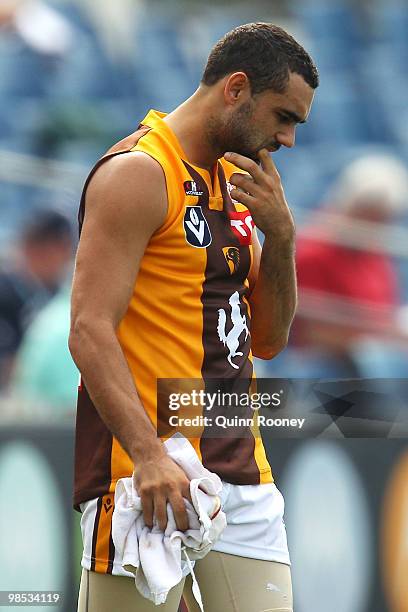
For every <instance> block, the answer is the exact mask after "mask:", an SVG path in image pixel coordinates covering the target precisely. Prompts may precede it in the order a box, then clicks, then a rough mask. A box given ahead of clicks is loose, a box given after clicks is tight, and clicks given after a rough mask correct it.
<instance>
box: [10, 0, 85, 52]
mask: <svg viewBox="0 0 408 612" xmlns="http://www.w3.org/2000/svg"><path fill="white" fill-rule="evenodd" d="M0 26H6V27H7V28H8V29H9V30H10V31H13V32H14V33H15V34H17V36H18V37H19V38H20V40H21V41H22V42H24V43H25V45H26V46H27V47H29V48H30V49H32V50H33V51H35V52H36V53H40V54H44V55H55V56H62V55H64V54H65V53H66V52H67V51H68V50H69V47H70V46H71V43H72V34H73V32H72V28H71V26H70V24H69V22H68V21H67V20H66V19H65V18H64V17H63V16H62V15H60V14H59V13H58V12H57V11H55V10H54V9H52V8H51V7H49V6H47V4H45V3H44V2H42V1H41V0H2V2H1V4H0Z"/></svg>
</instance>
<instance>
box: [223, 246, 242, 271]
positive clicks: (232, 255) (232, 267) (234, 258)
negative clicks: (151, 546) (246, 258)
mask: <svg viewBox="0 0 408 612" xmlns="http://www.w3.org/2000/svg"><path fill="white" fill-rule="evenodd" d="M222 252H223V253H224V257H225V261H226V262H227V265H228V268H229V271H230V274H234V273H235V272H236V271H237V270H238V268H239V249H238V247H233V246H232V247H224V248H223V249H222Z"/></svg>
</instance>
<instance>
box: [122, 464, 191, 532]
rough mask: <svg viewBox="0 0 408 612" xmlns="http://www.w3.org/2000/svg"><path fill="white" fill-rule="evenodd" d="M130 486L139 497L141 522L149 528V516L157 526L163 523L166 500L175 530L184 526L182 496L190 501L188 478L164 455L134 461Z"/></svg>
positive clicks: (164, 527) (186, 522)
mask: <svg viewBox="0 0 408 612" xmlns="http://www.w3.org/2000/svg"><path fill="white" fill-rule="evenodd" d="M133 478H134V485H135V488H136V490H137V492H138V494H139V496H140V499H141V502H142V508H143V517H144V522H145V524H146V525H147V526H148V527H150V528H152V527H153V517H155V518H156V520H157V523H158V525H159V528H160V529H161V530H162V531H164V530H165V529H166V526H167V502H169V503H170V505H171V507H172V509H173V513H174V518H175V521H176V525H177V529H179V530H180V531H186V530H187V529H188V517H187V511H186V507H185V504H184V499H183V498H187V499H189V500H190V501H191V496H190V481H189V480H188V478H187V476H186V475H185V473H184V472H183V470H182V469H181V468H180V467H179V466H178V465H177V464H176V463H175V462H174V461H173V459H171V458H170V457H169V456H168V455H163V456H161V457H160V458H159V459H150V460H146V461H143V460H142V461H140V460H139V461H138V462H137V465H136V466H135V471H134V475H133Z"/></svg>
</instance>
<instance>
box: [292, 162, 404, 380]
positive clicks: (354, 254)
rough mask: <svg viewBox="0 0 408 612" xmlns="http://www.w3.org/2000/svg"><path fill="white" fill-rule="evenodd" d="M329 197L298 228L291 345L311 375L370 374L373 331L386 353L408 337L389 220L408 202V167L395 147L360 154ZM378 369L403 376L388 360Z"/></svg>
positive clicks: (382, 374) (398, 216) (384, 373)
mask: <svg viewBox="0 0 408 612" xmlns="http://www.w3.org/2000/svg"><path fill="white" fill-rule="evenodd" d="M327 200H328V204H326V205H324V206H323V208H322V209H321V210H319V211H318V212H317V213H315V214H314V215H313V216H312V219H311V221H310V222H309V223H308V224H307V226H306V227H303V228H300V230H299V238H298V242H297V255H296V261H297V273H298V285H299V315H298V318H297V321H296V324H295V326H294V328H293V331H292V346H295V347H297V348H298V349H299V351H301V352H300V356H302V355H303V358H304V357H305V353H307V359H304V362H305V363H307V366H306V368H303V371H304V372H305V374H306V375H309V376H312V377H341V378H343V377H344V378H358V377H364V376H365V375H366V372H365V371H364V364H365V361H366V360H365V357H364V346H366V347H367V353H368V354H367V360H368V359H371V355H370V352H371V351H372V350H373V343H372V340H373V338H377V339H378V340H377V346H378V348H379V349H380V347H381V345H382V346H383V350H384V352H385V354H387V355H388V354H389V353H390V352H392V351H399V346H397V345H396V344H395V343H396V342H397V341H398V340H400V344H402V343H404V342H405V344H407V339H408V337H407V335H406V334H405V333H404V332H403V331H402V329H401V327H400V325H399V323H398V316H399V315H398V313H399V310H400V307H401V299H402V298H401V287H400V281H399V278H398V270H397V268H396V264H395V261H394V260H393V259H392V257H391V255H390V253H389V250H387V248H386V247H387V246H388V245H387V233H386V231H387V225H388V224H390V223H398V222H400V220H401V218H402V216H403V214H404V213H406V212H407V210H408V172H407V169H406V167H405V165H404V164H403V163H402V162H401V161H400V160H398V159H397V158H395V157H391V156H390V155H378V154H377V155H367V156H365V157H361V158H358V159H356V160H354V161H353V162H351V163H350V164H349V165H347V166H346V168H345V169H344V170H343V172H342V173H341V174H340V176H339V178H338V179H337V180H336V182H335V184H334V186H333V188H332V189H331V191H330V193H329V195H328V198H327ZM368 340H370V343H369V344H365V343H366V342H367V341H368ZM407 348H408V345H407ZM404 358H405V360H406V359H407V358H408V352H405V354H404ZM385 361H386V359H385V358H384V362H385ZM383 365H385V364H383ZM404 367H405V363H404ZM372 374H374V372H372ZM375 374H376V375H378V376H379V377H386V376H387V375H388V376H390V375H391V376H392V375H393V374H394V376H395V377H398V375H401V376H402V374H401V373H400V372H397V371H395V372H392V368H390V367H389V365H388V366H387V367H384V368H383V369H382V371H381V370H380V368H379V371H378V372H375Z"/></svg>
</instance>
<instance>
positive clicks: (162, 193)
mask: <svg viewBox="0 0 408 612" xmlns="http://www.w3.org/2000/svg"><path fill="white" fill-rule="evenodd" d="M86 208H87V212H88V210H89V208H96V209H99V208H103V210H104V212H105V213H106V214H109V211H110V210H111V211H112V212H113V213H114V214H115V215H117V213H118V212H120V213H122V214H123V215H124V219H125V220H126V219H128V220H130V219H131V218H135V219H136V218H137V217H139V218H140V216H141V215H148V216H149V217H152V220H153V224H154V225H157V226H159V225H160V224H161V223H162V222H163V221H164V219H165V217H166V213H167V191H166V180H165V175H164V172H163V169H162V167H161V165H160V164H159V162H158V161H156V160H155V159H153V158H152V157H150V156H149V155H147V154H146V153H143V152H141V151H132V152H128V153H123V154H120V155H115V156H114V157H112V158H110V159H107V160H105V161H103V162H102V163H101V165H100V166H99V167H98V168H97V169H96V171H95V173H94V174H93V175H92V177H91V179H90V181H89V183H88V185H87V190H86Z"/></svg>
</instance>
